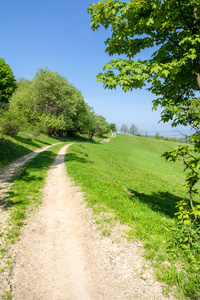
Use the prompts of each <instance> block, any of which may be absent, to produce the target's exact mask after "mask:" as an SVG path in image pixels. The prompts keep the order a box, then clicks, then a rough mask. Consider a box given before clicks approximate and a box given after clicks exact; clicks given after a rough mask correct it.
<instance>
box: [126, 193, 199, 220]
mask: <svg viewBox="0 0 200 300" xmlns="http://www.w3.org/2000/svg"><path fill="white" fill-rule="evenodd" d="M126 191H127V193H129V194H130V199H131V200H132V201H134V198H135V197H137V198H138V199H139V201H141V202H143V203H146V204H147V205H148V207H149V208H151V209H152V210H154V211H157V212H160V213H163V214H165V215H166V216H168V217H170V218H175V217H176V216H175V215H174V214H175V213H176V212H177V211H178V209H177V208H176V205H177V202H179V201H181V200H183V198H182V197H178V196H176V195H173V194H171V193H169V192H158V193H152V194H151V195H146V194H144V193H138V192H136V191H134V190H131V189H127V190H126ZM186 201H187V199H186ZM188 201H189V200H188ZM194 204H198V203H197V202H196V203H195V202H194Z"/></svg>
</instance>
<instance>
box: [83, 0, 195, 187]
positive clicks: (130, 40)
mask: <svg viewBox="0 0 200 300" xmlns="http://www.w3.org/2000/svg"><path fill="white" fill-rule="evenodd" d="M88 12H89V13H90V15H91V28H92V29H93V30H96V29H98V28H99V27H100V26H101V25H102V26H103V27H104V28H105V29H107V28H110V29H111V37H109V38H107V40H106V41H105V45H106V52H108V54H109V55H110V56H112V55H115V54H117V55H125V56H126V57H127V59H125V58H116V59H114V60H111V61H110V62H108V63H107V64H106V65H105V66H104V72H103V73H100V74H98V76H97V80H98V81H100V82H103V84H104V87H105V88H110V89H113V88H116V86H117V85H119V86H121V87H122V89H123V90H124V91H125V92H126V91H128V90H133V89H134V88H142V87H143V86H145V85H146V84H148V90H149V91H151V92H152V93H154V94H155V95H156V96H157V97H158V98H156V99H155V100H153V108H154V109H157V107H158V106H161V107H162V109H163V110H162V113H161V120H162V121H163V122H168V121H171V122H172V126H177V125H179V124H182V125H190V126H191V127H192V128H193V129H195V130H196V133H195V134H194V135H192V136H191V139H190V141H191V143H192V145H191V147H193V151H194V152H196V153H197V152H198V153H200V126H199V124H200V98H199V91H200V66H199V59H200V2H199V0H188V1H184V0H172V1H160V0H131V1H129V2H124V1H117V0H106V1H99V2H98V3H97V4H91V5H90V6H89V8H88ZM147 48H152V53H153V54H152V53H150V51H149V53H150V54H149V57H147V58H146V59H143V60H142V59H138V60H137V61H134V56H135V55H136V54H138V53H140V52H141V51H143V50H144V49H147ZM181 149H182V148H181ZM179 150H180V149H179ZM179 150H177V157H179V158H180V159H181V157H180V156H181V153H182V155H183V157H185V155H186V153H187V155H186V156H187V157H188V159H190V158H189V157H190V155H189V154H188V150H187V149H186V148H185V150H184V151H183V150H182V151H179ZM173 153H174V152H173ZM165 157H166V158H167V159H168V160H169V159H170V158H169V156H168V155H167V154H166V155H165ZM183 157H182V159H183ZM191 159H192V158H191ZM182 161H183V163H184V159H183V160H182ZM196 166H197V167H198V164H197V165H196ZM193 175H194V182H195V183H196V182H197V181H198V180H196V179H197V177H196V175H195V173H194V174H193ZM188 176H189V175H188ZM190 177H191V174H190ZM193 186H194V185H193Z"/></svg>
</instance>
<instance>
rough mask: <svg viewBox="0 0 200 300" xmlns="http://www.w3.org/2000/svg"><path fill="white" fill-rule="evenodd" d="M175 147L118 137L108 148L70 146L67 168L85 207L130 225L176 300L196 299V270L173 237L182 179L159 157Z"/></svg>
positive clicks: (177, 167) (199, 282)
mask: <svg viewBox="0 0 200 300" xmlns="http://www.w3.org/2000/svg"><path fill="white" fill-rule="evenodd" d="M176 145H178V144H176V143H173V142H168V141H159V140H153V139H148V138H143V137H133V136H128V135H117V138H113V139H111V140H110V142H109V143H96V144H89V143H87V144H86V143H81V144H75V145H73V146H71V147H70V148H69V151H68V153H67V155H66V163H67V169H68V172H69V175H70V176H71V177H72V178H73V180H75V182H76V183H77V184H78V185H80V186H81V187H82V190H83V191H84V192H85V193H86V198H87V201H88V204H89V205H90V206H91V207H93V209H94V210H95V211H96V212H98V211H101V210H107V211H109V210H112V211H113V212H114V213H115V215H116V217H117V218H118V219H119V220H120V221H121V222H123V223H127V224H129V225H130V226H131V228H132V229H131V230H130V232H129V236H130V238H131V237H137V238H139V239H140V240H142V241H143V245H144V249H145V256H146V258H148V259H151V260H152V264H153V265H154V267H155V268H156V270H157V271H156V274H157V277H158V278H159V279H160V280H162V281H166V282H168V284H169V286H172V285H174V284H175V285H177V287H178V295H179V297H180V298H181V295H185V296H187V297H193V299H198V297H200V276H199V272H198V271H197V270H198V267H199V266H198V264H197V262H195V263H193V264H192V263H191V261H190V259H189V258H188V257H186V256H185V254H184V255H183V251H182V250H181V248H179V247H178V246H177V245H176V236H175V235H176V234H177V232H178V225H177V221H176V219H175V217H174V213H175V212H176V202H177V201H179V200H181V199H183V198H185V197H187V195H186V190H185V188H184V187H183V185H182V183H184V177H185V175H184V173H183V169H182V166H181V164H179V163H175V164H173V163H171V164H170V163H166V162H165V161H164V159H163V158H161V154H162V153H163V152H165V151H170V150H173V149H174V148H175V147H176ZM195 201H198V199H197V198H196V199H195ZM166 261H168V263H166ZM199 262H200V260H198V263H199ZM177 266H178V267H177Z"/></svg>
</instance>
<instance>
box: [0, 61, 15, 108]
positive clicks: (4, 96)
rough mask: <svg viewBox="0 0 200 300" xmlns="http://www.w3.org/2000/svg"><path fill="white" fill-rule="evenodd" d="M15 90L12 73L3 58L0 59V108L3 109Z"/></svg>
mask: <svg viewBox="0 0 200 300" xmlns="http://www.w3.org/2000/svg"><path fill="white" fill-rule="evenodd" d="M16 88H17V83H16V81H15V78H14V75H13V72H12V70H11V68H10V66H9V65H8V64H6V63H5V60H4V59H3V58H0V107H5V106H6V104H7V103H8V100H9V98H10V97H11V96H12V93H13V92H14V91H15V89H16Z"/></svg>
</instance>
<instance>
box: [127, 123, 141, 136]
mask: <svg viewBox="0 0 200 300" xmlns="http://www.w3.org/2000/svg"><path fill="white" fill-rule="evenodd" d="M128 132H129V133H130V134H132V135H137V134H139V131H138V128H137V126H136V125H135V124H132V125H131V126H130V128H129V131H128Z"/></svg>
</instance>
